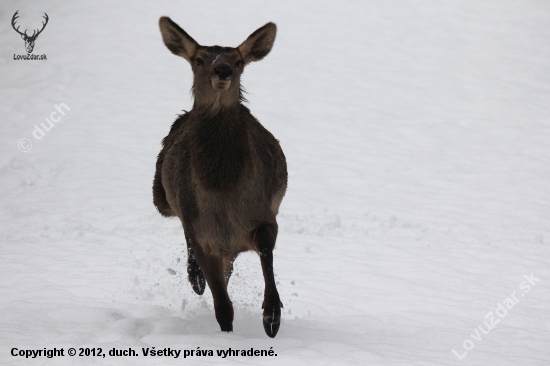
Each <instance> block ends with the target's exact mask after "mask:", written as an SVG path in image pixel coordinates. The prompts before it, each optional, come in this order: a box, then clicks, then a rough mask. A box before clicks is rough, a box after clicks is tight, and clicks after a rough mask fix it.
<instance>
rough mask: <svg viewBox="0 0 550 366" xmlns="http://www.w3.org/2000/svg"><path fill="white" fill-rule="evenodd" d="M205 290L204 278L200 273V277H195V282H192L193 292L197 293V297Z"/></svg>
mask: <svg viewBox="0 0 550 366" xmlns="http://www.w3.org/2000/svg"><path fill="white" fill-rule="evenodd" d="M205 288H206V281H205V280H204V276H203V275H202V273H201V274H200V275H197V276H196V277H195V281H193V290H194V291H195V292H196V293H197V295H202V294H204V289H205Z"/></svg>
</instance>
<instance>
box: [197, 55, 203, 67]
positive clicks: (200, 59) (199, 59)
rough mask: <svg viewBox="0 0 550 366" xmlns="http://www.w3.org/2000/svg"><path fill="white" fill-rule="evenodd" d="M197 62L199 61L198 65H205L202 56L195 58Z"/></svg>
mask: <svg viewBox="0 0 550 366" xmlns="http://www.w3.org/2000/svg"><path fill="white" fill-rule="evenodd" d="M195 62H196V63H197V65H198V66H203V65H204V60H203V59H202V58H200V57H197V58H196V59H195Z"/></svg>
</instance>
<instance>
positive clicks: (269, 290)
mask: <svg viewBox="0 0 550 366" xmlns="http://www.w3.org/2000/svg"><path fill="white" fill-rule="evenodd" d="M276 238H277V224H275V225H274V226H273V225H262V226H260V227H258V228H257V229H256V230H255V232H254V243H255V244H256V247H257V249H258V252H259V253H260V261H261V263H262V272H263V274H264V281H265V291H264V302H263V305H262V308H263V309H264V312H263V324H264V330H265V333H266V334H267V335H268V336H269V337H271V338H275V336H276V335H277V332H278V331H279V327H280V325H281V308H282V307H283V304H282V303H281V300H280V298H279V292H278V291H277V286H276V285H275V274H274V272H273V248H274V247H275V240H276Z"/></svg>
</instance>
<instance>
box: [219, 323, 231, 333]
mask: <svg viewBox="0 0 550 366" xmlns="http://www.w3.org/2000/svg"><path fill="white" fill-rule="evenodd" d="M219 324H220V329H221V331H222V332H232V331H233V323H219Z"/></svg>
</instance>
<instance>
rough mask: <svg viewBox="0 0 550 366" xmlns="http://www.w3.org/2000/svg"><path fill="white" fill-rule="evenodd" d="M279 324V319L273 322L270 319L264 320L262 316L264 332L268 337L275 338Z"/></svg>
mask: <svg viewBox="0 0 550 366" xmlns="http://www.w3.org/2000/svg"><path fill="white" fill-rule="evenodd" d="M280 326H281V322H280V321H278V322H276V323H273V322H272V320H271V319H268V320H266V319H265V318H264V330H265V334H267V336H268V337H270V338H275V336H276V335H277V332H278V331H279V327H280Z"/></svg>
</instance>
